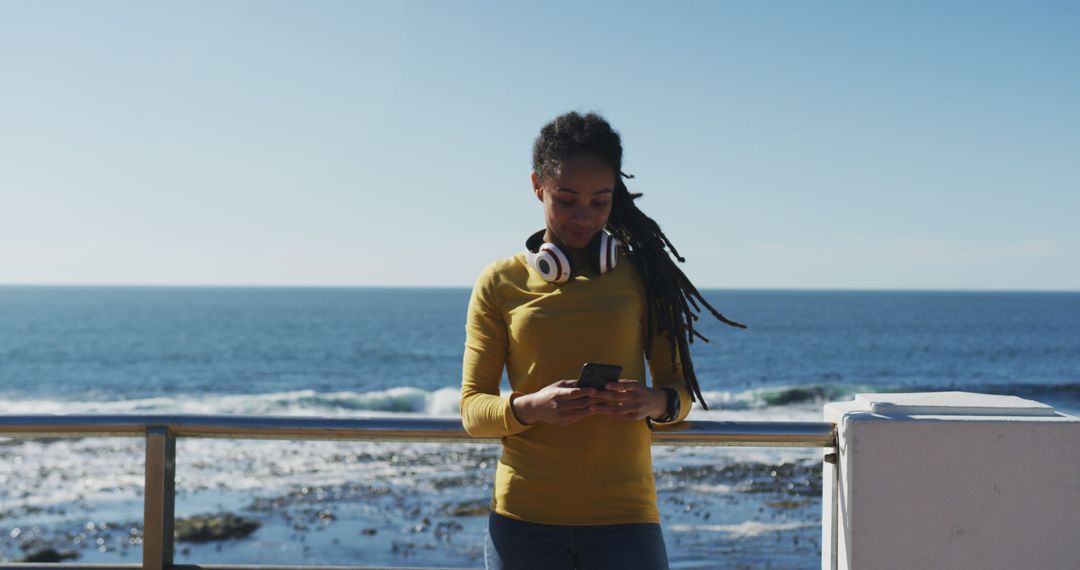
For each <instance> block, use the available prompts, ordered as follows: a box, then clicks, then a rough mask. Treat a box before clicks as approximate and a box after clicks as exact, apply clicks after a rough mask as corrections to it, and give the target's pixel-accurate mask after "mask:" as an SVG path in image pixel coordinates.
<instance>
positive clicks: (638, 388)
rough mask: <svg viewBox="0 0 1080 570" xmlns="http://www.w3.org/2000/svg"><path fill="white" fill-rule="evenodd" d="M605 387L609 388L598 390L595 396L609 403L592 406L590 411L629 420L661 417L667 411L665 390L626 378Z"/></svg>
mask: <svg viewBox="0 0 1080 570" xmlns="http://www.w3.org/2000/svg"><path fill="white" fill-rule="evenodd" d="M604 387H605V388H607V390H604V391H599V392H597V393H596V396H595V397H597V398H603V399H604V400H607V403H605V404H597V405H594V406H591V407H590V408H589V410H590V411H594V412H597V413H601V414H608V415H612V416H618V417H620V418H626V419H628V420H641V419H645V418H660V417H663V416H664V414H666V413H667V399H668V395H667V392H665V391H663V390H658V389H656V388H650V387H648V386H646V385H644V384H642V383H641V382H638V381H637V380H627V379H625V378H623V379H620V380H619V381H618V382H609V383H608V384H606V385H605V386H604Z"/></svg>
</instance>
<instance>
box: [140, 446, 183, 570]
mask: <svg viewBox="0 0 1080 570" xmlns="http://www.w3.org/2000/svg"><path fill="white" fill-rule="evenodd" d="M175 503H176V437H175V436H173V434H172V433H170V432H169V428H167V427H165V426H148V427H147V428H146V488H145V490H144V493H143V544H142V547H143V570H166V569H168V568H170V567H172V564H173V523H174V514H175V513H174V510H173V507H174V505H175Z"/></svg>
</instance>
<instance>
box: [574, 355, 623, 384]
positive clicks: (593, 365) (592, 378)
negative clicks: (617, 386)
mask: <svg viewBox="0 0 1080 570" xmlns="http://www.w3.org/2000/svg"><path fill="white" fill-rule="evenodd" d="M620 374H622V366H619V365H618V364H601V363H599V362H586V363H585V366H583V367H581V376H580V377H579V378H578V382H577V384H578V387H579V388H596V389H597V390H604V389H605V388H604V385H605V384H607V383H608V382H618V381H619V375H620Z"/></svg>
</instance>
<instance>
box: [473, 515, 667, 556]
mask: <svg viewBox="0 0 1080 570" xmlns="http://www.w3.org/2000/svg"><path fill="white" fill-rule="evenodd" d="M484 566H485V567H486V568H487V570H531V569H536V570H564V569H565V570H572V569H575V568H576V569H578V570H615V569H617V570H668V563H667V550H666V549H665V548H664V535H663V533H662V532H661V531H660V525H658V524H655V523H641V524H612V525H601V526H562V525H548V524H537V523H531V522H525V521H519V520H517V519H512V518H509V517H504V516H502V515H498V514H495V513H491V515H490V516H489V517H488V533H487V537H486V540H485V541H484Z"/></svg>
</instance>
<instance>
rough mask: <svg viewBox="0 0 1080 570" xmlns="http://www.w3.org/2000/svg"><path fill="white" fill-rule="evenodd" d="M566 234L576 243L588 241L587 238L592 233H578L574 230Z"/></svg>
mask: <svg viewBox="0 0 1080 570" xmlns="http://www.w3.org/2000/svg"><path fill="white" fill-rule="evenodd" d="M567 233H569V234H570V237H572V238H574V239H575V240H577V241H588V239H589V237H590V236H591V235H592V232H587V231H584V232H579V231H574V230H567Z"/></svg>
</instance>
